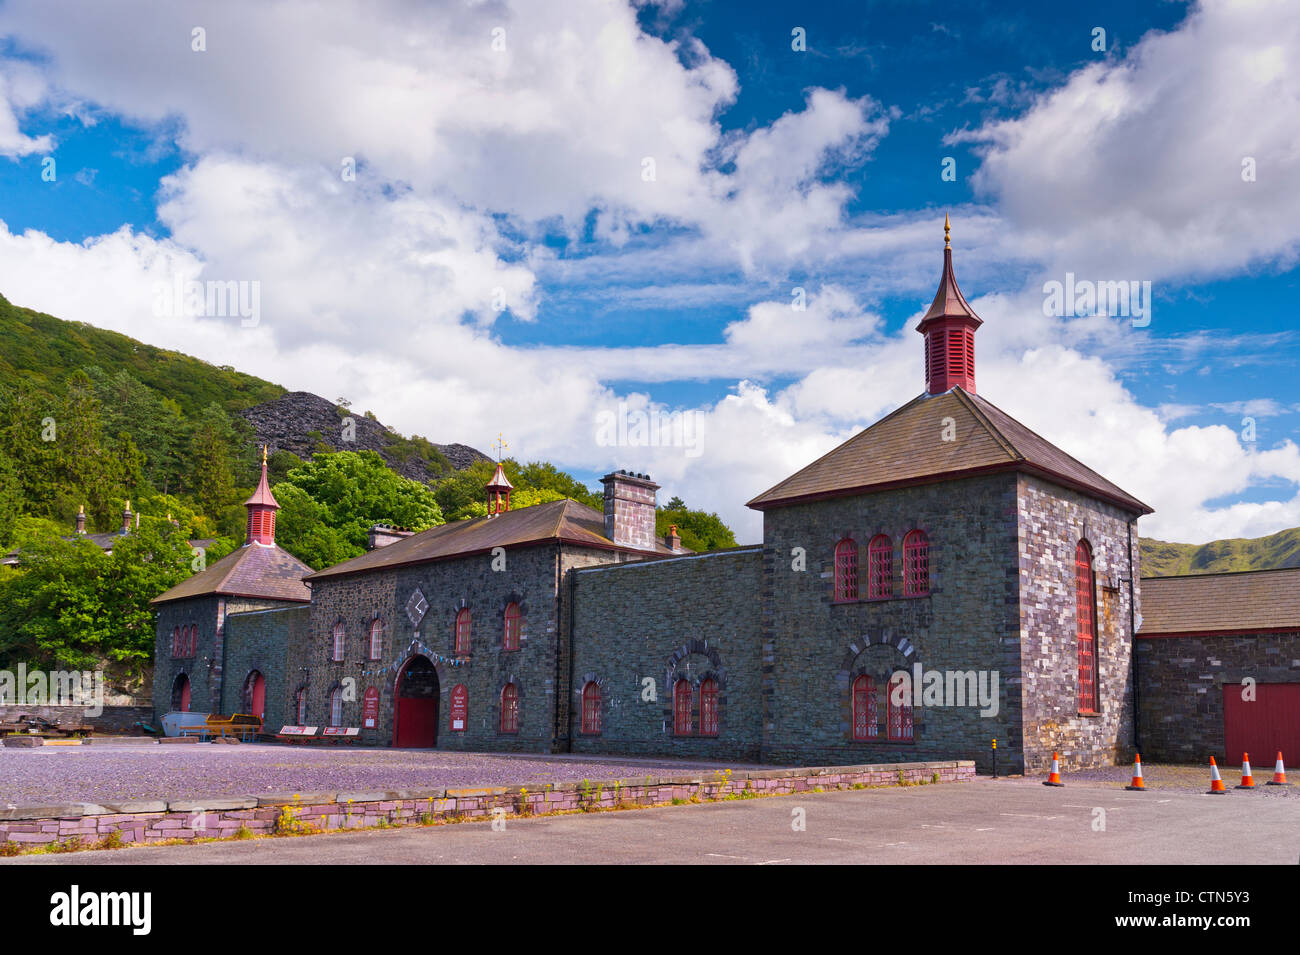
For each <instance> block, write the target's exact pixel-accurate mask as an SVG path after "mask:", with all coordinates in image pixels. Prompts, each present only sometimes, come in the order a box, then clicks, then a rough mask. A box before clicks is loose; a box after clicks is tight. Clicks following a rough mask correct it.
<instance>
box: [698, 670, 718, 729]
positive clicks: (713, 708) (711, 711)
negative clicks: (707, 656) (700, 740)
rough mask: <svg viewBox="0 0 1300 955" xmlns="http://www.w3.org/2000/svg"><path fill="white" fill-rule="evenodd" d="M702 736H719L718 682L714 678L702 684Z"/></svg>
mask: <svg viewBox="0 0 1300 955" xmlns="http://www.w3.org/2000/svg"><path fill="white" fill-rule="evenodd" d="M700 735H701V736H717V735H718V681H717V680H715V679H713V678H712V677H709V678H708V679H707V680H705V681H704V682H703V683H701V684H700Z"/></svg>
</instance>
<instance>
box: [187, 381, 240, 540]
mask: <svg viewBox="0 0 1300 955" xmlns="http://www.w3.org/2000/svg"><path fill="white" fill-rule="evenodd" d="M189 445H190V447H189V466H188V468H187V473H188V477H189V490H190V493H191V494H192V495H193V497H194V500H195V501H197V502H198V504H199V507H200V509H201V510H202V511H203V512H204V513H205V514H209V515H212V516H214V517H215V516H216V515H218V514H219V513H220V512H221V511H222V509H223V508H225V507H227V506H229V505H230V504H232V503H233V498H234V497H235V468H236V463H235V462H236V459H237V457H238V434H237V433H236V431H235V427H234V425H233V424H232V423H231V420H230V416H229V415H228V414H226V412H225V411H224V410H222V408H221V406H220V405H218V404H216V403H215V402H213V403H212V404H210V405H208V406H207V407H206V408H204V409H203V411H202V413H201V414H200V415H199V417H198V419H197V420H196V421H195V422H194V426H193V431H192V432H191V434H190V441H189Z"/></svg>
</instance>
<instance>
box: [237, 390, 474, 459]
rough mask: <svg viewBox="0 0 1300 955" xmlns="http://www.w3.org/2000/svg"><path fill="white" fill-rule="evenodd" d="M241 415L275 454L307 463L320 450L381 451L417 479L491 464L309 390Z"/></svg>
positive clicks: (459, 446) (458, 446)
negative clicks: (396, 428)
mask: <svg viewBox="0 0 1300 955" xmlns="http://www.w3.org/2000/svg"><path fill="white" fill-rule="evenodd" d="M239 414H240V415H241V416H242V417H243V418H245V419H246V420H247V421H248V423H249V424H251V425H252V427H253V431H254V433H255V434H256V436H257V442H258V443H259V444H263V443H264V444H266V445H268V446H269V447H270V449H271V450H272V451H289V452H290V453H292V454H295V455H297V456H298V457H300V458H304V459H305V458H309V457H311V455H312V454H314V453H315V452H317V451H375V452H377V453H378V454H379V455H380V457H382V458H383V459H384V461H385V462H386V463H387V464H388V466H389V467H390V468H392V469H393V470H394V471H396V472H397V473H398V474H400V475H402V476H403V477H407V478H411V479H412V480H416V481H433V480H437V479H438V478H440V477H443V476H445V475H447V474H448V473H450V472H451V471H453V470H456V471H460V470H463V469H465V468H467V467H469V466H470V465H471V464H473V463H474V462H475V461H486V460H488V456H487V455H486V454H484V453H483V452H482V451H478V450H476V449H474V448H471V447H469V446H468V445H464V444H434V443H432V442H431V441H428V440H426V439H425V438H421V437H419V436H418V435H417V436H415V437H411V438H405V437H403V436H402V435H400V434H398V433H397V432H396V431H393V430H392V429H391V428H389V427H388V426H387V425H385V424H383V423H381V422H380V421H378V420H376V419H375V418H374V417H373V416H370V415H369V414H368V413H367V414H362V413H360V412H355V411H351V410H349V409H347V408H344V407H342V406H340V405H336V404H334V402H332V401H327V400H326V399H324V398H322V397H320V396H319V395H313V394H311V393H310V392H306V391H292V392H289V393H288V394H286V395H285V396H284V397H282V398H277V399H275V400H274V401H267V402H263V403H262V404H259V405H254V406H253V407H251V408H245V409H244V410H243V411H241V412H239ZM348 419H351V427H350V428H349V427H348ZM348 438H351V439H352V440H347V439H348Z"/></svg>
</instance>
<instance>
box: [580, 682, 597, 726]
mask: <svg viewBox="0 0 1300 955" xmlns="http://www.w3.org/2000/svg"><path fill="white" fill-rule="evenodd" d="M600 730H601V726H600V686H599V684H597V683H596V681H595V680H592V681H590V682H589V683H588V684H587V685H586V686H584V687H583V688H582V731H583V732H584V733H586V734H587V735H589V736H598V735H600Z"/></svg>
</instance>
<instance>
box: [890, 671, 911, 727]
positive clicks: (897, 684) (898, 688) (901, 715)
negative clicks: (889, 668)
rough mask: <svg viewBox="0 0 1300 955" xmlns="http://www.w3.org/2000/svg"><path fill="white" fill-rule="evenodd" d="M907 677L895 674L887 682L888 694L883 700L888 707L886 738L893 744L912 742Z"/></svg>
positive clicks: (902, 674)
mask: <svg viewBox="0 0 1300 955" xmlns="http://www.w3.org/2000/svg"><path fill="white" fill-rule="evenodd" d="M908 691H909V685H908V683H907V675H906V674H904V673H899V674H896V675H895V676H894V677H893V678H891V679H890V681H889V694H888V698H887V699H886V700H885V705H886V706H887V707H888V709H887V711H886V712H887V713H888V719H887V720H886V723H887V724H888V729H887V733H888V738H889V739H890V740H891V741H892V742H895V743H910V742H912V699H911V696H910V695H909V692H908Z"/></svg>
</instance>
